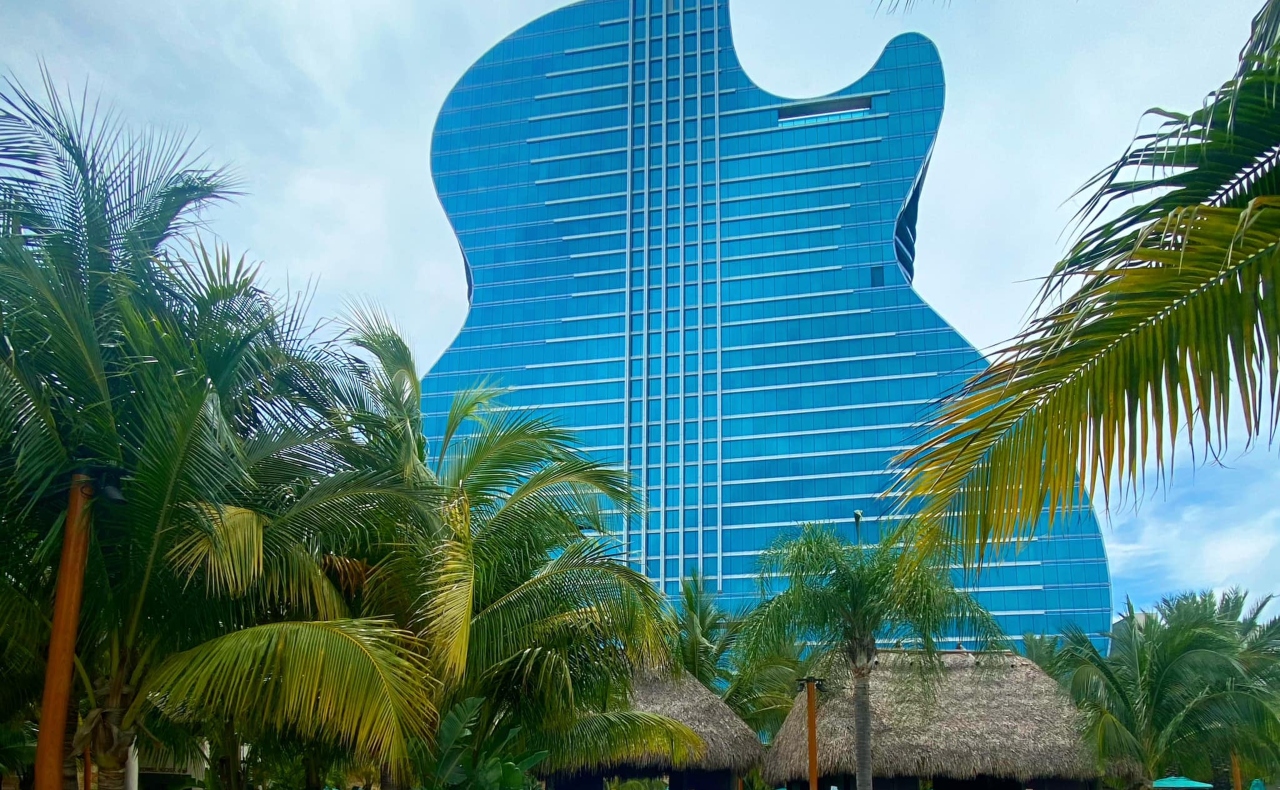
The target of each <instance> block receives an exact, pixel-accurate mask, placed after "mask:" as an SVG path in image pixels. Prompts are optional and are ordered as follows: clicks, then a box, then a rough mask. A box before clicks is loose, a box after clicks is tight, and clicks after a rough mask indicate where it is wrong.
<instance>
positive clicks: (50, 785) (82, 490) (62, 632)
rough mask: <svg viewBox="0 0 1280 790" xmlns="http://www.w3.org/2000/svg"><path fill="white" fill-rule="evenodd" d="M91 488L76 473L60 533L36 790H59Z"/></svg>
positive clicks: (87, 553) (37, 745) (38, 746)
mask: <svg viewBox="0 0 1280 790" xmlns="http://www.w3.org/2000/svg"><path fill="white" fill-rule="evenodd" d="M92 496H93V484H92V483H91V482H90V480H89V476H88V475H85V474H82V473H80V472H77V473H75V474H74V475H72V476H71V491H70V492H69V493H68V497H67V520H66V523H65V524H64V525H63V531H62V558H61V560H60V562H59V565H58V584H57V587H56V589H55V591H54V597H53V628H52V630H51V631H50V634H49V660H48V663H47V664H46V665H45V670H44V697H43V699H42V700H41V702H40V733H39V737H38V738H37V739H36V765H35V770H36V781H35V790H62V735H63V731H64V730H65V729H66V726H67V719H68V717H67V705H68V704H69V702H70V700H71V682H72V679H73V678H72V669H73V663H74V661H75V655H76V632H77V631H78V630H79V626H80V598H81V596H82V595H83V594H84V566H85V561H86V559H87V557H88V555H89V499H90V497H92Z"/></svg>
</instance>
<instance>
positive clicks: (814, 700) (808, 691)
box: [804, 677, 818, 790]
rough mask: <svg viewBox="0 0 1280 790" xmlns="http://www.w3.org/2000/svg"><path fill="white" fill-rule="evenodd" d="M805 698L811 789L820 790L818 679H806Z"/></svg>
mask: <svg viewBox="0 0 1280 790" xmlns="http://www.w3.org/2000/svg"><path fill="white" fill-rule="evenodd" d="M804 694H805V700H806V701H807V703H808V706H809V710H808V713H809V790H818V679H817V678H815V677H807V678H805V679H804Z"/></svg>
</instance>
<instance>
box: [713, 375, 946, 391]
mask: <svg viewBox="0 0 1280 790" xmlns="http://www.w3.org/2000/svg"><path fill="white" fill-rule="evenodd" d="M937 375H938V374H937V373H899V374H897V375H893V376H864V377H862V378H853V379H825V380H823V381H809V382H804V383H800V384H783V385H778V384H773V385H769V386H767V387H725V386H723V385H722V386H721V388H720V391H721V392H722V393H724V394H725V395H731V394H734V395H736V394H738V393H741V392H778V391H780V390H793V389H808V388H810V387H826V386H831V385H835V384H867V383H869V382H874V381H905V380H907V379H927V378H933V377H935V376H937Z"/></svg>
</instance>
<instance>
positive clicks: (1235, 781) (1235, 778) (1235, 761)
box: [1231, 749, 1244, 790]
mask: <svg viewBox="0 0 1280 790" xmlns="http://www.w3.org/2000/svg"><path fill="white" fill-rule="evenodd" d="M1231 788H1232V790H1244V778H1243V777H1241V776H1240V755H1238V754H1236V753H1235V750H1234V749H1233V750H1232V751H1231Z"/></svg>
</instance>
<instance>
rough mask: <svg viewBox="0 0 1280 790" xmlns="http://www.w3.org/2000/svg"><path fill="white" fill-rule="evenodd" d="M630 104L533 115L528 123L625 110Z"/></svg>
mask: <svg viewBox="0 0 1280 790" xmlns="http://www.w3.org/2000/svg"><path fill="white" fill-rule="evenodd" d="M630 106H631V105H630V104H608V105H605V106H604V107H588V108H587V109H585V110H569V111H567V112H553V113H549V114H547V115H533V116H530V117H529V121H530V122H533V121H554V120H555V119H556V118H570V117H573V116H575V115H591V114H592V113H597V112H609V111H610V110H625V109H627V108H629V107H630Z"/></svg>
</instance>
